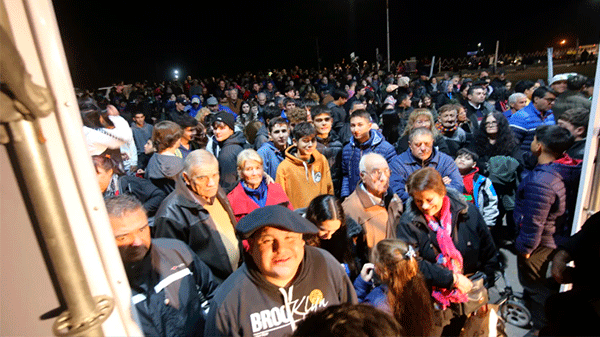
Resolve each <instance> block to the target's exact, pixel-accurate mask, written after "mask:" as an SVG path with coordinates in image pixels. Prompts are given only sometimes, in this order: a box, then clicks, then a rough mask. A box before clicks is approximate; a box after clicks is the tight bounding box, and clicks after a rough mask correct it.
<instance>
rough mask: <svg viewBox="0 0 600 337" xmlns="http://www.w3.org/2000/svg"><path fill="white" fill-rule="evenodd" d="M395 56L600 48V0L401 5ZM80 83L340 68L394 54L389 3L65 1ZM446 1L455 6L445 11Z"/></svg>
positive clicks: (67, 40) (396, 5)
mask: <svg viewBox="0 0 600 337" xmlns="http://www.w3.org/2000/svg"><path fill="white" fill-rule="evenodd" d="M389 2H390V4H389V5H390V40H391V56H392V57H391V58H392V59H393V60H398V59H406V58H410V57H411V56H416V57H419V58H420V57H431V56H433V55H436V57H438V58H439V57H464V56H465V55H466V52H467V51H469V50H474V49H475V47H474V46H475V45H476V44H477V43H478V42H481V43H482V44H483V47H484V48H485V52H486V53H493V52H494V49H495V44H496V40H499V41H500V52H501V53H515V52H517V51H521V52H532V51H541V50H544V49H545V48H546V47H549V46H555V47H557V46H558V41H560V40H561V39H567V40H568V41H569V43H570V44H572V45H575V43H576V40H577V38H579V43H580V44H582V45H583V44H592V43H597V42H598V41H599V40H600V38H599V37H600V1H599V0H573V1H544V2H541V1H523V0H519V1H515V0H506V1H486V0H480V1H477V2H475V1H461V0H456V1H442V2H440V1H427V0H420V1H398V0H390V1H389ZM53 3H54V7H55V12H56V16H57V20H58V24H59V28H60V31H61V35H62V39H63V43H64V46H65V52H66V55H67V60H68V62H69V66H70V69H71V76H72V78H73V82H74V85H75V86H76V87H85V88H89V87H100V86H108V85H110V84H112V83H114V82H118V81H120V80H124V81H125V82H127V83H130V82H132V81H140V80H145V79H148V80H160V79H164V78H167V76H169V75H170V74H171V72H172V70H173V69H175V68H178V69H179V70H180V72H181V73H182V75H184V76H187V75H191V76H192V77H206V76H218V75H220V74H224V73H226V74H229V75H234V74H237V73H241V72H244V71H257V70H266V69H269V68H291V67H293V66H295V65H298V66H300V67H302V68H316V67H317V41H318V48H319V54H320V56H321V59H322V66H327V67H329V66H331V65H332V64H333V63H336V62H339V61H340V60H341V59H342V58H346V59H348V56H349V54H350V52H352V51H354V52H356V54H357V55H358V56H359V57H360V58H361V59H362V60H369V61H372V60H374V59H375V49H376V48H379V51H380V53H381V54H383V55H384V56H385V54H386V19H385V18H386V16H385V15H386V9H385V0H320V1H317V0H300V1H288V0H279V1H271V0H265V1H244V2H236V1H219V0H216V1H215V0H212V3H208V2H207V1H179V0H168V1H163V2H161V3H159V2H152V1H146V2H140V1H132V0H119V1H116V0H103V1H97V0H89V1H72V0H54V1H53ZM441 3H444V5H441Z"/></svg>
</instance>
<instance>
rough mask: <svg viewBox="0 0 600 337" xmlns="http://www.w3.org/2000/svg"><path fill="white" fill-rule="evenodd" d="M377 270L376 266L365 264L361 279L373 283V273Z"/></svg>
mask: <svg viewBox="0 0 600 337" xmlns="http://www.w3.org/2000/svg"><path fill="white" fill-rule="evenodd" d="M374 270H375V265H374V264H372V263H365V265H364V266H363V267H362V270H361V271H360V278H361V279H363V281H365V282H371V280H373V272H374Z"/></svg>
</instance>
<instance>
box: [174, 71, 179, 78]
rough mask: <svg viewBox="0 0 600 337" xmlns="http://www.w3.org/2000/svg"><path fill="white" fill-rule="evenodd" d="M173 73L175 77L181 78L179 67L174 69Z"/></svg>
mask: <svg viewBox="0 0 600 337" xmlns="http://www.w3.org/2000/svg"><path fill="white" fill-rule="evenodd" d="M173 75H174V77H175V79H176V80H178V79H179V70H177V69H175V70H173Z"/></svg>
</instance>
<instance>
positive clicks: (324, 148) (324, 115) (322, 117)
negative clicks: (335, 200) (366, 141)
mask: <svg viewBox="0 0 600 337" xmlns="http://www.w3.org/2000/svg"><path fill="white" fill-rule="evenodd" d="M311 117H312V123H313V125H314V127H315V130H316V131H317V151H319V152H320V153H321V154H322V155H324V156H325V158H327V161H328V162H329V169H330V170H331V181H332V182H333V189H334V190H335V195H336V196H337V197H339V196H340V191H341V188H342V167H341V165H340V163H341V162H342V149H343V148H344V145H342V142H341V141H340V139H339V137H338V135H337V134H336V133H335V131H333V130H331V128H332V126H333V116H332V113H331V110H330V109H329V108H327V107H326V106H324V105H319V106H316V107H314V108H312V110H311Z"/></svg>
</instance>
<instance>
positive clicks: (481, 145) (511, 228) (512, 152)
mask: <svg viewBox="0 0 600 337" xmlns="http://www.w3.org/2000/svg"><path fill="white" fill-rule="evenodd" d="M470 149H471V150H473V151H474V152H475V153H477V155H478V156H479V159H478V160H477V166H478V167H479V171H480V172H481V174H483V175H484V176H486V177H488V178H490V179H491V180H492V184H493V185H494V189H495V190H496V194H497V195H498V200H499V202H498V209H499V211H500V214H499V216H498V218H497V220H496V226H494V227H493V228H492V235H493V237H494V240H495V241H496V245H498V246H500V245H501V244H502V243H503V241H506V243H509V242H510V241H512V240H513V239H514V238H515V236H516V226H515V223H514V220H513V217H512V211H513V209H514V207H515V195H516V194H515V193H516V191H517V186H518V185H519V176H520V174H521V171H522V169H523V165H524V164H523V153H522V152H521V149H520V147H519V145H518V144H517V141H516V140H515V138H514V136H513V133H512V131H511V129H510V127H509V125H508V120H507V119H506V117H505V116H504V114H503V113H501V112H497V111H495V112H490V113H488V114H486V115H484V116H483V119H482V121H481V124H480V125H479V128H478V129H477V130H476V132H475V139H474V140H473V143H472V147H471V148H470ZM504 215H506V228H504V227H503V226H502V219H503V218H504Z"/></svg>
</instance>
